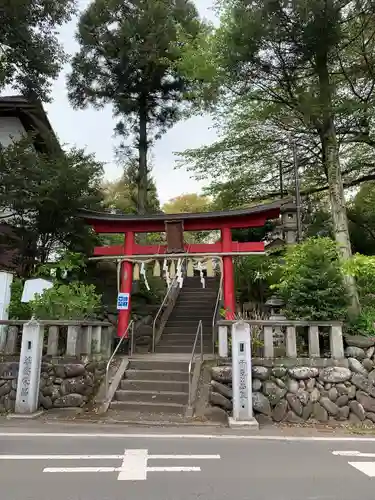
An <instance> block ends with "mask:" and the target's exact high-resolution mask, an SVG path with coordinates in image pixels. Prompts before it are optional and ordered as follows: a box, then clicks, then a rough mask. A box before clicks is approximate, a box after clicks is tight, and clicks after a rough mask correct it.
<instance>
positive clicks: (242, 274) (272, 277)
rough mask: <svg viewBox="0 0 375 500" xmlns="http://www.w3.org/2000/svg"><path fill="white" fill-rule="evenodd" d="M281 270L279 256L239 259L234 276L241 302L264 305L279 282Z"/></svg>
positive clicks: (235, 265) (257, 256)
mask: <svg viewBox="0 0 375 500" xmlns="http://www.w3.org/2000/svg"><path fill="white" fill-rule="evenodd" d="M279 268H280V265H279V257H278V256H277V255H272V254H270V255H249V256H246V257H237V258H236V259H235V263H234V276H235V283H236V293H237V298H238V300H239V302H240V303H241V304H243V303H244V302H255V303H264V302H265V301H266V300H267V299H268V297H269V295H271V290H270V286H271V285H272V284H273V283H275V281H276V280H277V279H276V275H277V272H278V270H279Z"/></svg>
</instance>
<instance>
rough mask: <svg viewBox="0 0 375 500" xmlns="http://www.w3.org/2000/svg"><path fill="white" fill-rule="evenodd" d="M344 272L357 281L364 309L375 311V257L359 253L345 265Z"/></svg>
mask: <svg viewBox="0 0 375 500" xmlns="http://www.w3.org/2000/svg"><path fill="white" fill-rule="evenodd" d="M344 272H345V273H346V274H348V275H350V276H354V278H355V279H356V282H357V289H358V294H359V298H360V302H361V305H362V306H363V308H364V309H366V308H368V307H371V308H374V309H375V257H374V256H368V255H361V254H358V253H357V254H355V255H353V257H352V258H351V259H350V260H349V261H348V262H346V263H345V264H344Z"/></svg>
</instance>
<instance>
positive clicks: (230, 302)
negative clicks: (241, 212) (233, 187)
mask: <svg viewBox="0 0 375 500" xmlns="http://www.w3.org/2000/svg"><path fill="white" fill-rule="evenodd" d="M221 245H222V251H223V252H230V251H231V250H232V232H231V229H230V228H229V227H224V228H223V229H222V230H221ZM223 296H224V309H225V319H234V317H235V312H236V292H235V286H234V271H233V260H232V256H231V255H224V256H223Z"/></svg>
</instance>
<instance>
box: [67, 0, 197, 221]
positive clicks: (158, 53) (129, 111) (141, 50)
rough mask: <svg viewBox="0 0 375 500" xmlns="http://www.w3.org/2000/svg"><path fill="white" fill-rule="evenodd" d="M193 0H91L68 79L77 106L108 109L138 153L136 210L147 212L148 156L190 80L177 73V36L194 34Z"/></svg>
mask: <svg viewBox="0 0 375 500" xmlns="http://www.w3.org/2000/svg"><path fill="white" fill-rule="evenodd" d="M199 28H200V23H199V20H198V15H197V11H196V8H195V6H194V4H193V3H192V2H191V1H190V0H94V2H93V3H91V5H90V6H89V7H88V8H87V10H86V11H85V12H84V13H83V14H82V16H81V19H80V22H79V28H78V34H77V40H78V42H79V44H80V50H79V52H78V53H77V54H76V55H75V56H74V58H73V61H72V67H73V69H72V73H71V75H70V77H69V79H68V87H69V97H70V100H71V102H72V103H73V105H74V106H75V107H79V108H83V107H85V106H87V105H89V104H92V105H94V106H97V107H101V106H104V105H105V104H107V103H110V104H112V106H113V110H114V114H115V116H116V117H117V118H118V123H117V127H116V131H117V133H119V134H120V135H121V136H123V137H125V138H126V137H127V136H128V135H129V134H130V135H131V136H132V138H133V140H134V145H135V146H136V147H137V149H138V154H139V177H138V179H139V186H138V203H137V209H138V213H140V214H144V213H146V210H147V176H148V168H147V153H148V150H149V148H150V147H151V145H152V143H153V141H154V140H155V139H157V138H158V137H160V135H161V134H162V133H164V132H165V131H166V130H167V129H168V127H170V126H172V125H173V124H174V123H175V122H176V121H177V120H178V118H179V115H180V111H181V105H182V103H183V101H184V96H185V91H186V90H187V82H186V81H185V80H184V79H183V78H182V77H181V76H180V75H179V74H177V73H176V60H177V59H178V58H179V53H180V44H179V40H180V35H181V33H185V32H187V33H189V34H190V35H191V36H194V35H195V34H196V33H198V32H199Z"/></svg>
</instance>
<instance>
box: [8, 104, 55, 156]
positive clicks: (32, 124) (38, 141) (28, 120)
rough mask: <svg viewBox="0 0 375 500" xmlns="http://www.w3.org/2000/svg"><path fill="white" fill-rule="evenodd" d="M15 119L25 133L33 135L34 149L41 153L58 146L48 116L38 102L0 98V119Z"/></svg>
mask: <svg viewBox="0 0 375 500" xmlns="http://www.w3.org/2000/svg"><path fill="white" fill-rule="evenodd" d="M6 116H10V117H16V118H18V119H19V120H20V122H21V123H22V125H23V127H24V129H25V130H26V132H27V133H31V134H35V136H34V144H35V148H36V149H37V150H38V151H40V152H43V153H49V152H51V149H55V148H58V149H59V150H60V146H59V143H58V140H57V137H56V135H55V133H54V131H53V128H52V126H51V123H50V121H49V119H48V116H47V114H46V112H45V110H44V108H43V105H42V103H41V102H40V101H39V100H30V99H28V98H26V97H23V96H3V97H0V117H6Z"/></svg>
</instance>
